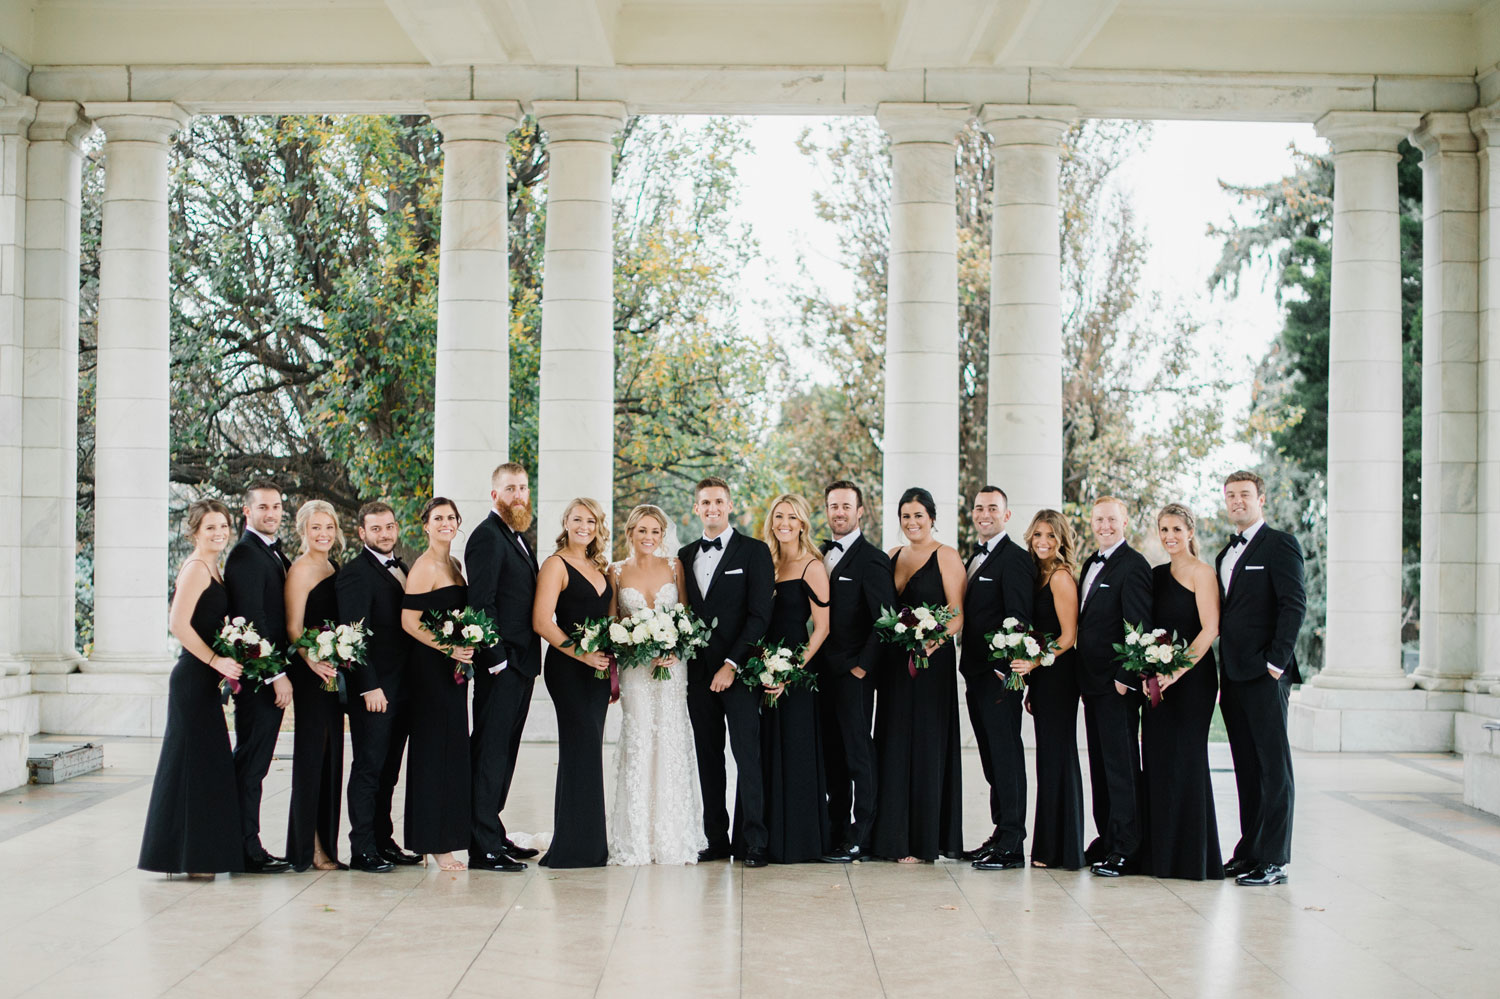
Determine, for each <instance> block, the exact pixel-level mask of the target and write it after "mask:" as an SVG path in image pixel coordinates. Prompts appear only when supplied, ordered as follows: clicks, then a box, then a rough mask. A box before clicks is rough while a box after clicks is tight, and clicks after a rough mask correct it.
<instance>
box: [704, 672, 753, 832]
mask: <svg viewBox="0 0 1500 999" xmlns="http://www.w3.org/2000/svg"><path fill="white" fill-rule="evenodd" d="M694 672H696V671H694ZM712 676H713V674H712V673H710V672H707V671H705V672H704V673H702V675H699V676H693V675H692V673H689V676H688V693H687V706H688V721H690V722H691V723H692V725H693V748H694V749H695V750H696V752H697V756H698V786H699V787H700V788H701V789H702V791H703V834H704V836H706V837H707V838H708V848H709V849H710V850H727V849H728V848H729V845H730V841H729V811H728V809H727V808H726V807H725V790H726V788H727V787H728V777H727V775H726V773H725V770H724V730H725V728H726V727H727V728H728V729H729V748H730V751H731V752H733V753H734V766H735V770H736V771H737V772H738V775H739V780H738V786H737V790H736V793H735V814H736V816H737V822H736V823H735V825H736V827H737V828H738V830H739V832H740V835H741V836H743V837H744V846H743V849H745V850H747V851H748V850H764V849H765V848H766V844H767V841H768V836H767V833H766V795H765V778H764V771H763V770H762V769H761V761H760V698H761V694H760V691H759V690H751V689H750V688H749V687H747V686H745V685H744V684H743V683H741V682H740V681H739V678H738V677H736V678H735V680H734V682H732V683H731V684H730V685H729V687H728V689H726V690H722V691H720V692H718V693H715V692H714V691H712V690H710V689H709V681H710V678H711V677H712Z"/></svg>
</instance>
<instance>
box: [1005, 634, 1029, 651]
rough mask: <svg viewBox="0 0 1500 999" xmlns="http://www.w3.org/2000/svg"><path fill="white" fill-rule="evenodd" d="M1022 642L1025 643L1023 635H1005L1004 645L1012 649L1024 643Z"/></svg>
mask: <svg viewBox="0 0 1500 999" xmlns="http://www.w3.org/2000/svg"><path fill="white" fill-rule="evenodd" d="M1024 641H1026V636H1025V635H1021V634H1015V635H1006V636H1005V644H1006V645H1008V646H1010V647H1011V648H1013V649H1014V648H1017V647H1019V646H1020V644H1021V643H1022V642H1024Z"/></svg>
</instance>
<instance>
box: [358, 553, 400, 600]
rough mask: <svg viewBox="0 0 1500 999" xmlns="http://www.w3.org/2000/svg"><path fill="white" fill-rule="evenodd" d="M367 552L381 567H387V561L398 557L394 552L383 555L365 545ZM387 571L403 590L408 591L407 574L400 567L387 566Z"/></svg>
mask: <svg viewBox="0 0 1500 999" xmlns="http://www.w3.org/2000/svg"><path fill="white" fill-rule="evenodd" d="M365 551H367V552H369V553H370V554H371V555H374V556H375V561H377V562H379V563H380V564H381V565H385V563H386V562H387V561H389V560H390V559H393V558H395V557H396V553H395V552H394V551H392V552H391V553H390V554H389V555H382V554H380V553H379V552H378V551H376V550H375V549H373V548H371V547H370V546H369V545H365ZM385 571H386V572H388V573H390V574H391V575H392V576H395V577H396V582H398V583H400V584H401V588H402V589H403V590H404V589H406V573H404V572H402V571H401V567H400V566H399V565H387V566H385Z"/></svg>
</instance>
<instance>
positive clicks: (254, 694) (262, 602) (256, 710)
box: [224, 480, 292, 874]
mask: <svg viewBox="0 0 1500 999" xmlns="http://www.w3.org/2000/svg"><path fill="white" fill-rule="evenodd" d="M241 513H243V514H244V517H245V533H244V534H243V535H242V536H241V537H240V540H239V542H238V543H237V544H236V545H235V546H234V548H233V549H231V550H230V552H229V558H228V559H227V560H226V561H225V563H224V588H225V589H227V590H228V591H229V616H230V617H243V618H245V620H247V621H249V622H250V623H251V624H253V625H254V626H255V630H256V631H257V632H258V633H259V634H260V636H261V637H262V638H265V639H269V640H270V642H271V644H273V645H275V646H276V648H277V650H278V651H280V652H286V651H287V647H288V642H287V637H286V604H285V602H284V600H283V598H282V591H283V590H284V589H285V587H286V571H287V569H288V568H290V566H291V564H292V563H291V561H290V560H289V559H288V558H287V557H286V556H285V555H283V554H282V552H281V539H280V538H278V537H277V536H276V532H277V531H279V530H280V529H281V516H282V506H281V487H280V486H278V485H276V483H274V482H266V481H264V480H262V481H259V482H253V483H251V484H250V487H249V488H248V489H246V490H245V497H244V502H243V504H242V506H241ZM290 703H292V681H291V680H290V679H288V678H287V677H286V675H285V674H282V675H280V676H277V677H275V678H274V679H272V680H269V681H267V682H266V683H265V684H264V685H262V686H261V687H260V688H259V689H258V690H251V689H250V687H249V685H245V686H243V687H241V689H240V692H239V693H238V694H235V695H234V780H235V784H236V785H237V789H238V792H239V800H240V832H241V834H242V835H243V837H244V850H245V870H246V872H247V873H251V874H276V873H280V872H281V871H287V870H291V865H290V864H288V863H287V862H286V861H285V860H282V859H280V858H278V857H273V856H271V855H270V854H269V853H267V852H266V848H265V847H264V846H262V845H261V842H260V798H261V787H262V785H263V784H264V783H265V779H266V773H267V772H268V771H270V769H271V759H272V757H273V756H274V755H275V753H276V735H277V733H278V732H280V731H281V715H282V712H284V711H285V710H286V706H287V705H288V704H290Z"/></svg>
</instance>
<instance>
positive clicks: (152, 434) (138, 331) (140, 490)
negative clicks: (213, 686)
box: [83, 102, 189, 673]
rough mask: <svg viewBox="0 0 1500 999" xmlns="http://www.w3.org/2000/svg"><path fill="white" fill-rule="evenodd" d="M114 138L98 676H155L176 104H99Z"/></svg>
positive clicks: (159, 652)
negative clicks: (170, 195) (170, 155)
mask: <svg viewBox="0 0 1500 999" xmlns="http://www.w3.org/2000/svg"><path fill="white" fill-rule="evenodd" d="M85 110H86V111H87V113H88V115H89V117H90V118H92V119H94V122H95V124H97V125H98V126H99V127H100V128H102V129H103V130H104V136H105V145H104V157H105V170H106V173H105V184H104V205H103V215H104V220H103V231H102V235H101V237H100V247H99V349H98V355H97V368H96V371H97V375H96V384H97V390H96V391H97V396H96V398H97V404H96V408H95V430H94V647H93V652H92V654H91V655H90V657H89V661H88V662H87V663H85V664H84V666H83V668H84V670H86V671H89V672H111V673H114V672H119V673H157V672H165V671H167V670H168V669H170V667H171V660H170V659H169V658H168V656H167V535H168V532H169V531H170V530H171V529H172V525H170V524H168V522H167V488H168V475H169V459H168V453H169V443H170V442H169V436H170V434H169V422H168V420H169V416H168V407H169V388H168V378H169V373H170V349H169V338H170V331H169V319H168V306H167V283H168V277H169V268H168V259H167V253H168V245H167V159H168V142H169V141H170V140H171V138H172V136H173V134H174V133H176V132H177V131H178V130H179V129H181V128H182V127H183V126H184V125H186V124H187V121H188V117H189V116H188V114H187V112H185V111H183V109H182V108H180V107H178V106H177V105H175V104H170V103H165V102H162V103H136V102H121V103H90V104H88V105H86V109H85Z"/></svg>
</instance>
